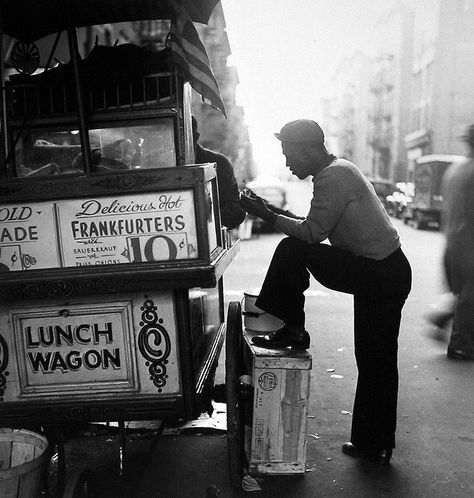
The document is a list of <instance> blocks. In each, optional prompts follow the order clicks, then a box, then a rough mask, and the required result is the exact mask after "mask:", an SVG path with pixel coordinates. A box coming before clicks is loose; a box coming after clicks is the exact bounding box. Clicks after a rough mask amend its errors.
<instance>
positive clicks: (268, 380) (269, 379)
mask: <svg viewBox="0 0 474 498" xmlns="http://www.w3.org/2000/svg"><path fill="white" fill-rule="evenodd" d="M277 384H278V379H277V376H276V375H275V374H274V373H273V372H264V373H263V374H262V375H260V377H259V378H258V385H259V386H260V387H261V388H262V389H263V390H264V391H273V389H275V388H276V386H277Z"/></svg>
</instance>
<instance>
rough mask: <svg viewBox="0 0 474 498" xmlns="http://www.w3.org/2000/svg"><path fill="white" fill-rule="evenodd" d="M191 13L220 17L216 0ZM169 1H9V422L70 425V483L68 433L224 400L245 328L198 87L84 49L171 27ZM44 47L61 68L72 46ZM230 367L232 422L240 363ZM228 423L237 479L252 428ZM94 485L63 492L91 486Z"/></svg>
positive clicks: (4, 257)
mask: <svg viewBox="0 0 474 498" xmlns="http://www.w3.org/2000/svg"><path fill="white" fill-rule="evenodd" d="M178 3H180V4H181V6H184V8H185V9H187V11H188V13H189V14H190V16H191V17H192V19H194V20H197V21H200V22H207V20H208V19H209V16H210V14H211V12H212V9H213V7H214V6H215V4H216V3H217V1H216V0H200V1H197V2H196V1H195V2H188V1H183V2H178ZM173 5H175V2H167V1H158V0H155V1H145V0H144V1H137V0H133V1H127V0H123V1H122V0H119V1H109V0H100V1H98V0H77V1H72V2H65V1H64V2H63V1H62V0H51V1H50V0H48V1H45V2H33V1H28V0H16V1H5V2H2V5H1V7H0V13H1V19H2V23H3V26H2V27H3V32H4V33H5V35H9V36H10V38H8V37H3V42H4V46H3V48H2V52H3V53H4V54H5V56H6V61H3V62H6V63H7V64H2V69H1V76H2V78H1V80H2V100H1V115H2V120H1V130H2V140H1V144H0V161H1V170H0V177H1V179H0V296H1V301H0V423H1V425H2V426H14V427H18V426H22V425H28V426H31V425H35V426H37V427H43V428H46V429H48V428H49V429H52V428H59V435H58V441H59V444H58V449H59V474H60V476H59V481H60V482H59V488H60V489H62V488H63V487H64V467H65V462H64V444H63V442H61V437H62V435H61V430H60V429H61V428H62V427H66V426H67V425H68V424H73V423H80V422H88V421H118V422H119V427H120V429H121V431H122V432H121V433H122V435H123V433H124V421H128V420H142V419H148V420H149V419H162V420H165V421H172V422H175V421H184V420H191V419H194V418H196V417H197V416H198V415H199V414H200V413H202V412H204V411H206V410H208V409H209V407H210V403H211V397H212V388H213V383H214V375H215V370H216V366H217V361H218V358H219V354H220V351H221V348H222V345H223V343H224V338H225V333H226V326H227V328H229V327H230V328H231V329H232V330H233V331H234V332H236V331H237V330H238V329H239V328H240V333H241V330H242V326H241V321H240V320H241V315H240V304H239V303H232V304H231V306H230V307H229V312H228V315H227V322H226V319H225V318H226V317H225V316H224V315H225V310H224V294H223V274H224V272H225V269H226V268H227V266H228V265H229V264H230V262H231V261H232V259H233V258H234V256H235V255H236V253H237V251H238V243H232V241H231V238H230V237H229V234H228V233H227V231H226V229H224V228H222V227H221V223H220V214H219V200H218V191H217V178H216V170H215V165H214V164H201V165H195V164H193V163H194V154H193V148H192V136H191V112H190V87H189V84H188V83H186V82H185V81H184V79H183V75H182V74H181V72H180V71H179V70H178V69H177V67H176V66H175V65H174V64H173V63H170V61H169V58H168V55H169V54H166V53H164V52H163V53H156V52H151V51H148V50H146V49H143V48H141V47H138V46H135V45H132V44H126V45H117V46H114V47H111V46H100V45H98V44H96V45H95V46H94V48H93V49H92V51H91V52H89V53H87V54H80V50H79V48H78V47H79V45H80V44H79V43H78V35H77V29H76V28H78V27H81V26H89V25H94V24H103V23H109V22H119V21H130V20H137V19H169V18H170V15H171V14H172V11H171V9H172V8H174V7H173ZM62 31H64V33H66V34H67V40H68V45H69V49H70V61H69V62H67V63H65V64H59V65H56V66H55V67H53V68H49V69H47V70H44V71H42V72H41V71H35V70H36V69H37V67H38V64H39V61H40V58H41V57H42V56H41V55H40V50H39V49H38V46H37V44H35V43H33V42H34V41H35V40H37V39H39V38H41V37H43V36H45V35H49V34H52V33H56V32H57V33H61V32H62ZM63 36H64V35H63ZM11 37H13V38H11ZM42 40H43V41H42V42H41V43H42V44H43V46H42V48H44V46H46V48H48V54H49V55H48V60H47V62H46V64H45V63H44V61H43V60H41V62H42V64H43V65H46V67H49V66H50V63H51V61H53V60H54V57H55V55H54V54H55V51H56V50H57V49H58V47H60V46H61V43H60V35H59V34H58V35H57V36H56V37H52V38H50V39H49V41H48V39H46V41H44V40H45V39H42ZM79 41H80V42H81V41H82V40H79ZM7 42H8V45H7ZM41 43H40V45H41ZM48 43H49V45H48ZM40 48H41V47H40ZM8 66H10V67H8ZM13 68H16V71H14V70H13ZM227 363H228V366H227V377H228V382H227V384H228V387H227V390H228V392H229V393H230V395H231V396H232V395H233V398H232V399H233V400H234V401H235V405H234V406H232V407H231V408H230V410H229V417H230V418H231V419H232V421H235V420H237V419H236V414H237V413H238V411H239V409H240V408H239V397H240V387H239V386H240V385H239V382H238V379H237V380H235V379H234V378H232V377H229V373H232V372H234V370H235V368H234V367H235V365H236V364H237V357H236V353H235V352H233V353H232V355H231V357H230V358H228V361H227ZM229 379H231V381H229ZM240 404H242V403H240ZM232 421H231V423H230V426H229V431H228V438H229V441H230V444H229V468H230V472H231V480H232V482H233V484H236V485H237V483H239V481H240V477H241V472H242V466H241V463H239V459H240V457H241V455H242V453H243V448H242V443H241V440H240V439H238V438H237V433H239V434H240V431H241V427H242V424H241V423H240V422H239V421H238V420H237V423H234V424H233V423H232ZM121 440H122V442H123V443H124V438H123V437H122V438H121ZM234 441H237V445H235V444H233V442H234ZM91 476H92V474H91V471H90V470H86V471H85V472H83V473H81V474H79V475H77V476H76V477H75V481H74V483H73V485H71V483H69V484H68V485H67V486H66V489H68V490H70V493H72V494H74V493H77V492H80V491H81V492H85V491H86V490H87V482H88V480H89V479H92V477H91Z"/></svg>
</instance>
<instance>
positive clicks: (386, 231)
mask: <svg viewBox="0 0 474 498" xmlns="http://www.w3.org/2000/svg"><path fill="white" fill-rule="evenodd" d="M275 136H276V137H277V138H278V140H280V141H281V146H282V151H283V155H284V156H285V157H286V166H287V167H288V168H289V169H290V171H291V172H292V173H293V174H294V175H295V176H297V177H298V178H299V179H301V180H302V179H304V178H306V177H308V176H312V177H313V184H314V189H313V198H312V200H311V205H310V209H309V212H308V215H307V216H306V219H304V220H295V219H292V218H289V217H286V216H284V215H281V214H277V213H274V212H272V211H271V208H269V207H268V205H266V203H265V202H264V201H263V200H262V199H260V198H258V197H253V198H251V197H246V196H244V195H243V196H241V204H242V206H243V207H244V209H246V210H247V211H248V212H249V213H250V214H253V215H255V216H259V217H260V218H262V219H263V220H265V221H266V222H268V223H270V224H272V225H274V226H275V228H276V229H277V230H279V231H281V232H283V233H285V234H286V235H288V237H286V238H284V239H283V240H282V241H281V242H280V243H279V245H278V247H277V248H276V250H275V253H274V255H273V259H272V261H271V263H270V266H269V268H268V271H267V274H266V277H265V280H264V282H263V285H262V288H261V292H260V294H259V297H258V299H257V301H256V305H257V306H258V307H259V308H261V309H263V310H264V311H266V312H268V313H270V314H272V315H275V316H277V317H278V318H280V319H281V320H282V321H283V322H284V324H285V325H284V326H283V327H282V328H281V329H279V330H277V331H276V332H274V333H269V334H267V335H264V336H257V337H255V338H254V343H255V344H256V345H258V346H261V347H265V348H278V349H279V348H287V347H291V348H292V349H307V348H308V347H309V343H310V335H309V333H308V332H307V331H306V329H305V313H304V294H303V293H304V291H305V290H306V289H307V288H308V287H309V276H310V273H311V274H312V275H313V276H314V277H315V278H316V280H318V281H319V282H320V283H321V284H322V285H324V286H326V287H328V288H330V289H333V290H337V291H340V292H345V293H349V294H353V295H354V338H355V339H354V341H355V355H356V361H357V367H358V373H359V375H358V381H357V389H356V395H355V401H354V410H353V418H352V431H351V441H350V442H347V443H344V445H343V447H342V450H343V451H344V453H346V454H348V455H351V456H355V457H363V458H368V459H370V460H373V461H375V462H377V463H380V464H388V463H389V462H390V458H391V456H392V448H394V447H395V427H396V413H397V395H398V370H397V350H398V333H399V327H400V319H401V311H402V308H403V305H404V303H405V300H406V298H407V296H408V294H409V292H410V288H411V269H410V265H409V263H408V261H407V259H406V257H405V255H404V254H403V252H402V250H401V248H400V240H399V236H398V234H397V231H396V230H395V228H394V227H393V226H392V224H391V222H390V219H389V217H388V215H387V213H386V211H385V209H384V207H383V205H382V204H381V202H380V200H379V198H378V197H377V195H376V193H375V191H374V188H373V186H372V185H371V183H370V182H369V181H368V180H367V178H366V177H365V176H364V175H363V174H362V173H361V171H360V170H359V168H358V167H357V166H356V165H355V164H353V163H351V162H350V161H347V160H344V159H338V158H336V157H335V156H334V155H332V154H330V153H329V152H328V151H327V149H326V147H325V145H324V133H323V131H322V129H321V128H320V126H319V125H318V124H317V123H316V122H314V121H311V120H307V119H299V120H296V121H292V122H290V123H287V124H286V125H285V126H283V128H282V129H281V131H280V133H276V134H275ZM326 239H327V240H328V241H329V242H330V244H327V243H322V242H323V241H325V240H326Z"/></svg>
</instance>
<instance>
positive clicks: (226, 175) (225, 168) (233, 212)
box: [217, 155, 245, 228]
mask: <svg viewBox="0 0 474 498" xmlns="http://www.w3.org/2000/svg"><path fill="white" fill-rule="evenodd" d="M219 159H220V160H219V162H218V163H217V183H218V188H219V205H220V213H221V222H222V224H223V225H224V226H226V227H227V228H235V227H237V226H238V225H240V224H241V223H242V222H243V221H244V219H245V211H244V210H243V209H242V207H241V206H240V199H239V187H238V185H237V180H236V179H235V175H234V169H233V168H232V164H231V163H230V161H229V160H228V159H227V158H226V157H225V156H223V155H221V157H220V158H219Z"/></svg>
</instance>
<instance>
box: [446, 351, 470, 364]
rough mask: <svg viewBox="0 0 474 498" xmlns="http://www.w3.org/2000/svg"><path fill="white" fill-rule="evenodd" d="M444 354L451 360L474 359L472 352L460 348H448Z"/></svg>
mask: <svg viewBox="0 0 474 498" xmlns="http://www.w3.org/2000/svg"><path fill="white" fill-rule="evenodd" d="M446 356H447V357H448V358H449V359H451V360H465V361H474V353H466V352H465V351H462V350H461V349H454V348H448V352H447V353H446Z"/></svg>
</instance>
